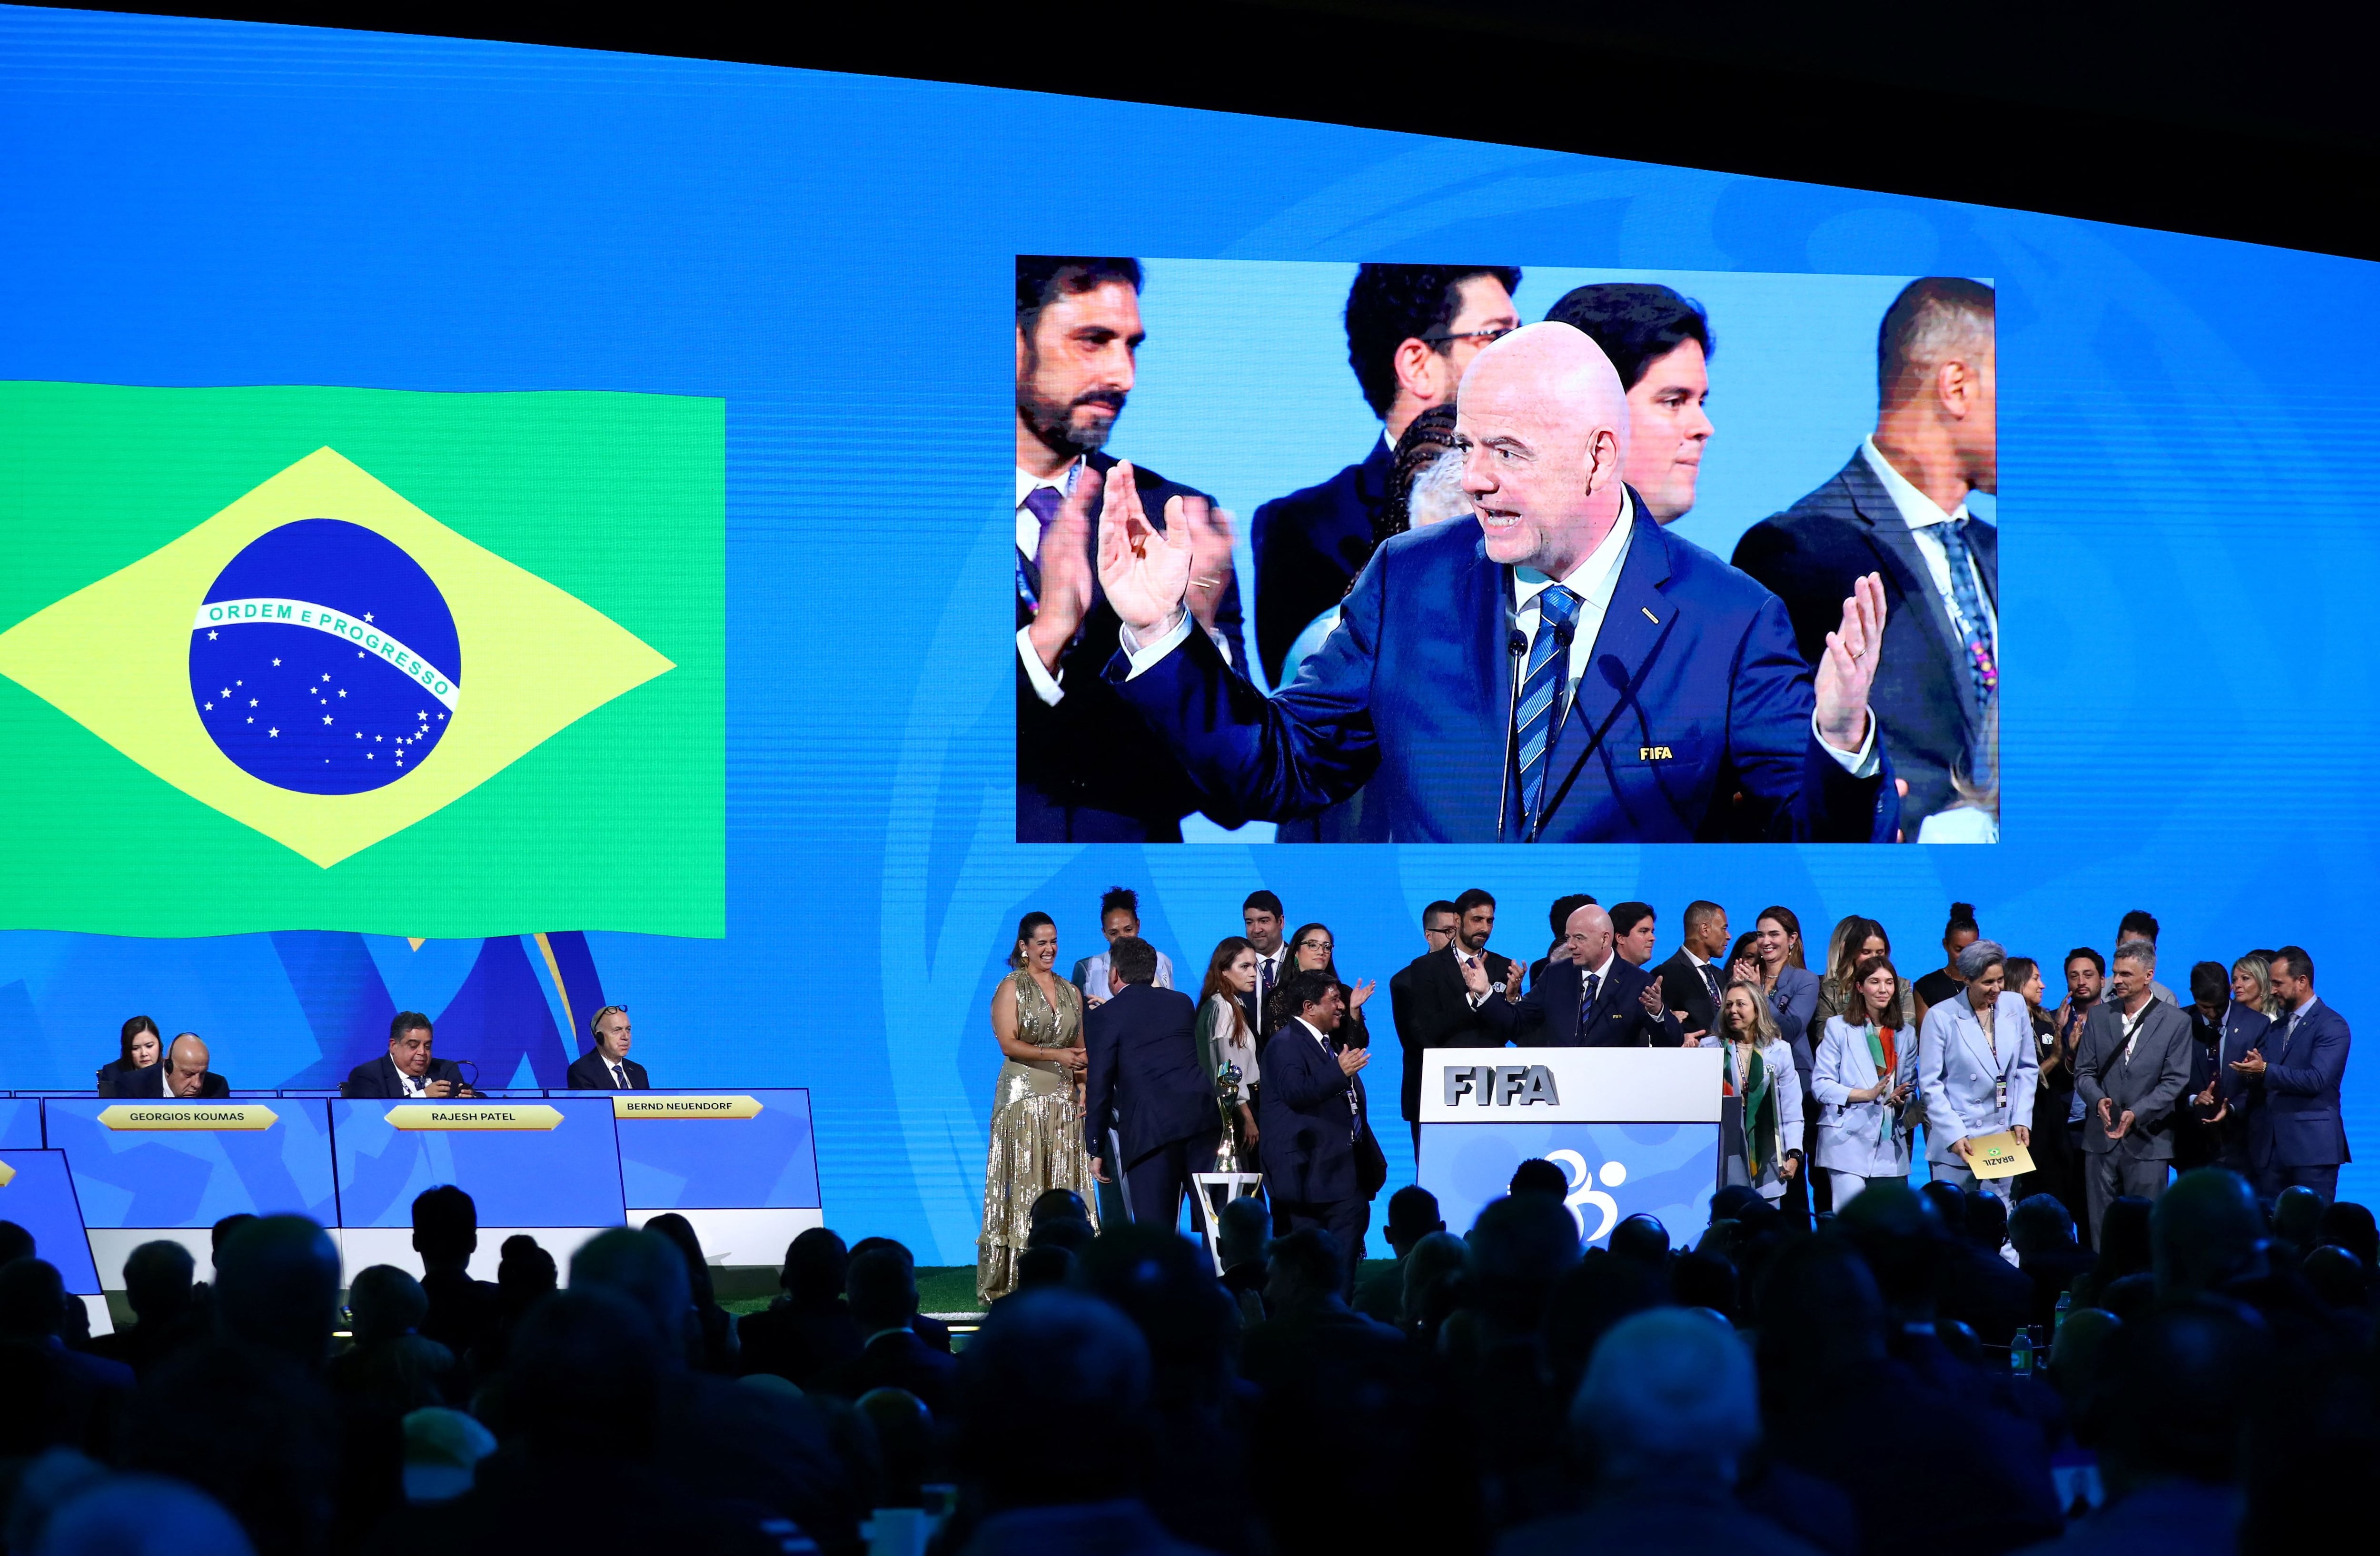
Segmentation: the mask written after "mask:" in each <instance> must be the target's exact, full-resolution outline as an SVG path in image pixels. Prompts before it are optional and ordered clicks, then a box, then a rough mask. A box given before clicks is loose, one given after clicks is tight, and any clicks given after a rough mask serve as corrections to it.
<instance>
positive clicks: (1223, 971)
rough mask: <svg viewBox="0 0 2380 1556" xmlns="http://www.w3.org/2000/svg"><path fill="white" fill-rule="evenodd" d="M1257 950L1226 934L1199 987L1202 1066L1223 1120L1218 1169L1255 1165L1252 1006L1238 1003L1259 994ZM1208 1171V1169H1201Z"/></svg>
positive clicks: (1257, 1077)
mask: <svg viewBox="0 0 2380 1556" xmlns="http://www.w3.org/2000/svg"><path fill="white" fill-rule="evenodd" d="M1261 959H1262V958H1261V957H1260V956H1259V955H1258V954H1257V948H1256V947H1255V946H1253V945H1250V944H1249V943H1248V942H1247V941H1246V939H1245V937H1243V936H1240V935H1226V936H1224V937H1223V939H1221V940H1220V941H1218V942H1216V944H1215V954H1213V955H1211V956H1209V957H1208V958H1207V981H1206V982H1205V983H1203V984H1201V985H1199V987H1198V1025H1197V1027H1196V1033H1197V1038H1198V1059H1199V1063H1200V1064H1204V1065H1205V1066H1206V1070H1207V1075H1208V1078H1210V1079H1211V1080H1213V1081H1214V1083H1215V1104H1216V1107H1217V1109H1218V1110H1219V1111H1220V1112H1221V1113H1222V1115H1223V1140H1222V1146H1221V1149H1219V1150H1218V1151H1217V1152H1216V1163H1215V1165H1216V1169H1217V1171H1220V1172H1226V1173H1254V1172H1257V1171H1258V1168H1257V1085H1258V1084H1259V1082H1260V1081H1261V1080H1262V1078H1263V1075H1262V1072H1261V1071H1260V1070H1259V1069H1258V1068H1257V1034H1256V1033H1255V1032H1254V1031H1253V1030H1252V1029H1250V1027H1249V1026H1248V1007H1247V1006H1246V1005H1245V1004H1242V1003H1240V1002H1241V1001H1243V1000H1245V999H1246V998H1247V997H1248V996H1249V995H1250V994H1253V993H1255V992H1256V991H1257V962H1258V961H1259V960H1261ZM1198 1171H1200V1172H1204V1171H1206V1169H1205V1168H1204V1167H1201V1168H1199V1169H1198Z"/></svg>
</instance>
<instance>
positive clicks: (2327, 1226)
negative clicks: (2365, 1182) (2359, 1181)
mask: <svg viewBox="0 0 2380 1556" xmlns="http://www.w3.org/2000/svg"><path fill="white" fill-rule="evenodd" d="M2313 1240H2314V1242H2315V1243H2316V1244H2317V1245H2319V1244H2323V1243H2328V1244H2330V1245H2332V1246H2335V1247H2341V1248H2345V1249H2346V1250H2347V1251H2348V1252H2349V1253H2351V1254H2353V1255H2354V1256H2355V1257H2356V1258H2357V1259H2358V1260H2360V1261H2361V1262H2362V1265H2363V1268H2364V1270H2366V1271H2367V1272H2368V1271H2370V1270H2380V1227H2375V1226H2374V1224H2373V1221H2372V1212H2371V1211H2370V1210H2366V1209H2365V1208H2364V1207H2362V1206H2361V1205H2358V1204H2357V1203H2355V1201H2353V1200H2351V1199H2342V1200H2340V1201H2338V1203H2337V1204H2335V1205H2330V1206H2325V1208H2324V1210H2323V1212H2322V1220H2320V1221H2318V1222H2314V1228H2313Z"/></svg>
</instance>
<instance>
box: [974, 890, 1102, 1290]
mask: <svg viewBox="0 0 2380 1556" xmlns="http://www.w3.org/2000/svg"><path fill="white" fill-rule="evenodd" d="M1057 960H1058V926H1057V925H1056V924H1055V923H1054V922H1052V921H1051V920H1050V916H1049V915H1048V914H1046V913H1028V914H1026V916H1025V917H1024V918H1022V919H1021V920H1019V921H1018V923H1017V926H1016V943H1015V945H1014V949H1012V950H1011V951H1010V953H1009V956H1008V965H1009V966H1010V967H1011V968H1012V969H1013V970H1012V971H1011V972H1010V973H1009V975H1008V976H1007V977H1006V978H1003V979H1001V980H1000V987H999V989H998V990H997V991H994V992H993V994H992V996H991V1035H992V1039H993V1040H994V1041H996V1042H998V1043H999V1044H1000V1052H1002V1054H1003V1055H1005V1056H1006V1059H1007V1063H1005V1064H1002V1065H1001V1067H1000V1076H999V1078H998V1079H997V1080H995V1081H994V1082H993V1083H992V1084H993V1090H992V1102H991V1144H990V1148H989V1149H988V1150H987V1151H986V1153H985V1157H984V1164H983V1235H982V1237H981V1238H980V1239H979V1240H978V1241H977V1244H976V1262H975V1288H976V1295H977V1296H978V1297H979V1298H981V1299H982V1301H983V1303H984V1305H985V1306H986V1307H990V1305H991V1304H992V1302H994V1301H995V1300H997V1299H998V1298H1000V1297H1003V1296H1006V1295H1008V1294H1009V1293H1010V1292H1012V1291H1014V1290H1015V1289H1016V1265H1017V1261H1018V1260H1019V1259H1021V1258H1024V1257H1025V1248H1026V1238H1027V1237H1028V1236H1030V1235H1031V1234H1032V1231H1033V1202H1034V1201H1035V1200H1036V1199H1038V1198H1039V1197H1041V1196H1042V1195H1044V1194H1046V1193H1048V1192H1049V1191H1050V1190H1051V1189H1053V1188H1066V1189H1072V1190H1074V1191H1075V1193H1076V1194H1077V1195H1079V1196H1081V1197H1082V1200H1083V1203H1084V1204H1085V1205H1086V1206H1090V1207H1094V1209H1092V1210H1091V1212H1090V1214H1091V1222H1092V1225H1093V1226H1094V1227H1096V1226H1097V1225H1098V1223H1099V1211H1098V1210H1097V1209H1096V1207H1097V1205H1098V1203H1099V1181H1098V1179H1097V1177H1096V1176H1095V1175H1094V1174H1093V1173H1092V1171H1091V1159H1090V1156H1089V1154H1088V1153H1087V1151H1085V1150H1084V1149H1083V1104H1082V1089H1081V1088H1082V1076H1083V1070H1084V1068H1085V1066H1087V1064H1089V1062H1090V1059H1089V1055H1088V1053H1087V1052H1086V1051H1085V1050H1084V1048H1083V996H1082V992H1081V991H1079V990H1077V989H1076V988H1075V986H1074V985H1073V984H1071V983H1069V982H1067V981H1066V980H1065V979H1062V978H1060V977H1059V976H1058V975H1057V973H1056V971H1055V970H1054V968H1055V966H1056V963H1057Z"/></svg>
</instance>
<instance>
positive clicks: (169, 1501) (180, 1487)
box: [29, 1475, 255, 1556]
mask: <svg viewBox="0 0 2380 1556" xmlns="http://www.w3.org/2000/svg"><path fill="white" fill-rule="evenodd" d="M29 1549H38V1550H40V1551H41V1552H42V1556H251V1553H252V1552H253V1551H254V1550H255V1547H254V1546H252V1545H250V1544H249V1538H248V1535H247V1533H246V1532H245V1531H243V1530H242V1529H241V1528H240V1526H239V1525H238V1523H237V1521H235V1520H234V1519H233V1517H232V1515H231V1514H230V1513H225V1511H224V1509H223V1504H222V1503H220V1502H218V1501H215V1500H214V1499H213V1498H212V1497H210V1496H208V1495H207V1494H206V1493H205V1492H204V1491H201V1490H200V1489H197V1488H196V1487H194V1486H188V1485H185V1484H184V1483H183V1482H181V1481H178V1480H168V1479H166V1478H165V1477H163V1476H157V1475H113V1476H105V1477H102V1478H101V1479H100V1480H98V1481H97V1482H96V1483H94V1484H92V1485H90V1486H87V1487H85V1488H84V1489H81V1490H80V1491H79V1492H78V1493H77V1494H75V1495H74V1496H72V1497H70V1498H68V1499H67V1501H65V1502H64V1503H63V1504H61V1505H60V1506H59V1507H58V1509H57V1511H56V1512H55V1513H51V1514H50V1517H49V1521H48V1523H47V1524H45V1525H44V1526H42V1538H41V1544H40V1546H39V1547H38V1548H29Z"/></svg>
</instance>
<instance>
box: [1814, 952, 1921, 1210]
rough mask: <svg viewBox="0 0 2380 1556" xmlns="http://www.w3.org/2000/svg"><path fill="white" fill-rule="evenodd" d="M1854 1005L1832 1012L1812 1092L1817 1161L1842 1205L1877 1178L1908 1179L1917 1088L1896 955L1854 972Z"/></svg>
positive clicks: (1867, 961)
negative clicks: (1854, 1015) (1848, 1012)
mask: <svg viewBox="0 0 2380 1556" xmlns="http://www.w3.org/2000/svg"><path fill="white" fill-rule="evenodd" d="M1849 981H1850V983H1851V987H1852V998H1853V999H1854V1000H1855V1001H1856V1002H1857V1003H1855V1004H1854V1005H1853V1007H1852V1008H1853V1009H1855V1010H1858V1011H1861V1012H1863V1013H1864V1015H1865V1017H1866V1018H1865V1019H1864V1020H1861V1021H1857V1022H1854V1021H1853V1020H1852V1019H1851V1018H1850V1017H1847V1016H1843V1015H1830V1016H1828V1017H1827V1026H1826V1030H1825V1032H1824V1034H1823V1035H1821V1036H1820V1038H1819V1039H1818V1054H1817V1061H1816V1064H1815V1067H1814V1068H1813V1069H1812V1071H1811V1072H1810V1090H1811V1091H1812V1093H1813V1094H1815V1096H1816V1098H1817V1100H1818V1166H1819V1168H1820V1170H1821V1171H1823V1172H1825V1173H1826V1174H1827V1180H1828V1183H1829V1184H1831V1185H1833V1187H1834V1205H1835V1209H1836V1210H1841V1209H1842V1208H1843V1207H1844V1206H1845V1205H1847V1204H1849V1203H1850V1202H1851V1200H1852V1197H1853V1196H1855V1195H1857V1194H1858V1193H1859V1191H1860V1190H1862V1189H1864V1188H1865V1187H1867V1185H1870V1184H1872V1183H1882V1182H1885V1181H1887V1180H1889V1181H1891V1182H1894V1183H1906V1182H1907V1181H1908V1179H1909V1137H1910V1124H1909V1119H1908V1116H1907V1115H1908V1113H1909V1112H1910V1109H1909V1100H1910V1099H1911V1098H1912V1097H1913V1096H1915V1095H1916V1093H1917V1044H1916V1043H1915V1042H1913V1041H1912V1040H1911V1039H1912V1038H1913V1033H1911V1032H1910V1031H1909V1029H1908V1028H1907V1027H1906V1026H1904V1025H1903V1023H1902V1019H1901V1009H1902V1005H1901V998H1902V996H1901V988H1900V973H1899V972H1897V971H1895V970H1894V968H1893V966H1892V961H1891V958H1889V957H1886V956H1866V957H1863V958H1861V960H1860V962H1859V964H1858V966H1856V967H1854V968H1853V969H1852V975H1851V978H1850V980H1849Z"/></svg>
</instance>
